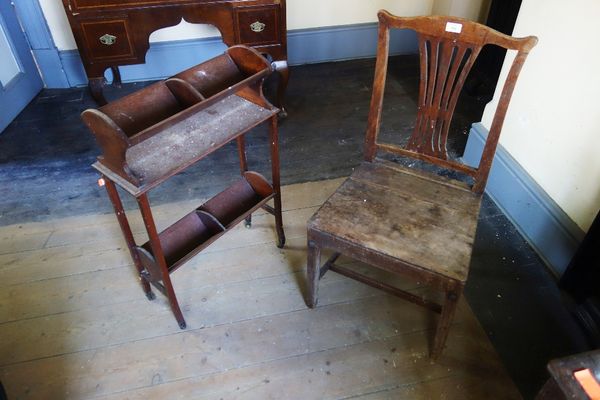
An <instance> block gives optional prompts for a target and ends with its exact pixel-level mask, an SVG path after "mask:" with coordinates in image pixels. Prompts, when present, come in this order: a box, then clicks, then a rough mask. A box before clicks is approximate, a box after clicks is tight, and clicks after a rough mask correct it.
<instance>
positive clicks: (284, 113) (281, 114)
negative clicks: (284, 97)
mask: <svg viewBox="0 0 600 400" xmlns="http://www.w3.org/2000/svg"><path fill="white" fill-rule="evenodd" d="M277 116H278V117H279V119H286V118H287V117H288V113H287V110H286V109H285V108H283V107H281V109H280V111H279V114H277Z"/></svg>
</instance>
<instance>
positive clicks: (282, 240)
mask: <svg viewBox="0 0 600 400" xmlns="http://www.w3.org/2000/svg"><path fill="white" fill-rule="evenodd" d="M283 246H285V238H284V237H283V238H280V239H277V247H279V248H280V249H283Z"/></svg>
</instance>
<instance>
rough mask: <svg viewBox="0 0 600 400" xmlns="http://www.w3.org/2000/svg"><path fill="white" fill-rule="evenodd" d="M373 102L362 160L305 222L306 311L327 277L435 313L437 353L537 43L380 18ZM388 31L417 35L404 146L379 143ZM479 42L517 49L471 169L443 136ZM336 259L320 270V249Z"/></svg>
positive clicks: (481, 30) (470, 27)
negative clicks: (422, 287) (416, 85)
mask: <svg viewBox="0 0 600 400" xmlns="http://www.w3.org/2000/svg"><path fill="white" fill-rule="evenodd" d="M378 16H379V40H378V51H377V64H376V70H375V81H374V85H373V97H372V100H371V108H370V113H369V121H368V128H367V134H366V142H365V162H364V163H363V164H362V165H360V166H359V167H358V168H356V169H355V171H354V173H353V174H352V176H351V177H350V178H349V179H348V180H346V182H344V183H343V184H342V186H340V188H338V190H337V191H336V192H335V193H334V194H333V195H332V196H331V197H330V198H329V199H328V200H327V201H326V202H325V204H324V205H323V206H322V207H321V208H320V209H319V210H318V211H317V213H316V214H315V215H313V217H312V218H311V219H310V220H309V222H308V281H309V296H308V301H307V303H308V305H309V306H310V307H315V306H316V304H317V301H318V284H319V280H320V278H321V277H322V276H323V275H324V274H325V273H326V272H327V270H332V271H335V272H338V273H340V274H342V275H345V276H347V277H350V278H353V279H356V280H359V281H361V282H363V283H366V284H368V285H371V286H374V287H377V288H379V289H382V290H384V291H387V292H389V293H392V294H395V295H398V296H400V297H402V298H405V299H407V300H409V301H412V302H414V303H416V304H419V305H421V306H424V307H426V308H428V309H431V310H433V311H436V312H439V313H440V314H441V315H440V319H439V321H438V327H437V331H436V334H435V339H434V342H433V347H432V350H431V355H432V357H433V358H437V357H438V356H439V355H440V354H441V353H442V350H443V348H444V344H445V341H446V338H447V336H448V332H449V329H450V324H451V322H452V319H453V316H454V313H455V311H456V306H457V303H458V299H459V298H460V296H461V294H462V291H463V287H464V285H465V282H466V280H467V276H468V272H469V264H470V261H471V252H472V246H473V243H474V239H475V233H476V227H477V218H478V216H479V210H480V207H481V193H482V192H483V190H484V188H485V184H486V182H487V177H488V174H489V170H490V167H491V163H492V159H493V156H494V153H495V150H496V145H497V143H498V137H499V135H500V130H501V128H502V123H503V121H504V117H505V115H506V111H507V108H508V103H509V100H510V97H511V94H512V91H513V89H514V87H515V83H516V80H517V77H518V75H519V72H520V70H521V67H522V66H523V62H524V61H525V58H526V57H527V54H528V52H529V51H530V50H531V49H532V48H533V47H534V46H535V44H536V42H537V39H536V38H535V37H527V38H523V39H516V38H512V37H510V36H506V35H504V34H501V33H499V32H496V31H494V30H492V29H490V28H488V27H486V26H484V25H480V24H477V23H474V22H471V21H467V20H464V19H459V18H452V17H437V16H436V17H415V18H401V17H396V16H393V15H392V14H390V13H388V12H387V11H380V12H379V14H378ZM391 29H412V30H415V31H416V32H417V35H418V40H419V48H420V59H421V63H420V65H421V80H420V93H419V103H418V115H417V120H416V123H415V128H414V131H413V134H412V136H411V137H410V139H409V141H408V143H407V146H406V148H402V147H399V146H396V145H393V144H389V143H380V142H378V134H379V129H380V125H381V114H382V105H383V97H384V90H385V82H386V75H387V67H388V56H389V38H390V30H391ZM487 44H491V45H497V46H501V47H504V48H507V49H511V50H517V51H518V53H517V56H516V58H515V61H514V62H513V65H512V68H511V70H510V72H509V75H508V79H507V81H506V83H505V85H504V88H503V91H502V95H501V97H500V101H499V104H498V107H497V110H496V114H495V117H494V120H493V124H492V127H491V129H490V134H489V136H488V138H487V141H486V144H485V148H484V152H483V156H482V159H481V162H480V165H479V167H477V168H471V167H468V166H465V165H463V164H460V163H459V162H457V161H454V160H449V159H448V155H447V152H446V143H447V137H448V128H449V126H450V123H451V121H452V115H453V113H454V109H455V106H456V102H457V100H458V96H459V94H460V92H461V89H462V87H463V84H464V82H465V79H466V77H467V74H468V73H469V70H470V69H471V67H472V66H473V63H474V61H475V59H476V58H477V55H478V54H479V51H480V50H481V48H482V47H483V46H485V45H487ZM378 151H384V152H390V153H393V154H397V155H401V156H405V157H409V158H414V159H418V160H422V161H427V162H430V163H433V164H436V165H438V166H440V167H443V168H446V169H452V170H455V171H457V172H459V173H463V174H467V175H469V176H471V177H472V178H473V180H474V184H472V185H471V184H467V183H463V182H460V181H457V180H453V179H448V178H444V177H442V176H439V175H437V174H432V173H429V172H425V171H420V170H418V169H414V168H406V167H402V166H401V165H399V164H396V163H390V162H385V161H383V160H379V159H376V155H377V152H378ZM323 248H327V249H331V250H333V251H334V257H333V258H332V259H330V260H329V261H328V262H327V263H326V264H325V265H324V266H323V267H321V262H320V254H321V249H323ZM339 254H344V255H347V256H350V257H352V258H355V259H357V260H359V261H362V262H365V263H367V264H370V265H373V266H374V267H377V268H380V269H383V270H386V271H389V272H392V273H397V274H401V275H404V276H407V277H409V278H412V279H415V280H416V281H418V282H422V283H425V284H427V285H429V286H432V287H433V288H435V289H438V290H440V291H442V292H443V293H444V298H443V304H442V305H438V304H436V303H434V302H432V301H431V300H429V299H425V298H421V297H419V296H417V295H415V294H412V293H406V292H403V291H401V290H400V289H397V288H395V287H392V286H390V285H388V284H386V283H383V282H378V281H375V280H374V279H373V278H371V277H369V276H366V275H362V274H360V273H358V272H356V271H353V270H351V269H349V268H347V267H342V266H339V265H336V264H335V259H336V258H337V257H338V256H339Z"/></svg>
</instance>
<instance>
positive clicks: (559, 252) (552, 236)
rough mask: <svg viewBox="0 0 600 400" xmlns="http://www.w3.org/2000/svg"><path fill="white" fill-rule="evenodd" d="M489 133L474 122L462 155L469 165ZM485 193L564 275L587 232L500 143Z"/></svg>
mask: <svg viewBox="0 0 600 400" xmlns="http://www.w3.org/2000/svg"><path fill="white" fill-rule="evenodd" d="M487 134H488V130H487V129H486V128H485V127H484V126H483V125H482V124H481V123H476V124H473V126H472V128H471V132H470V134H469V140H468V141H467V147H466V149H465V154H464V156H463V161H464V162H465V163H466V164H468V165H471V166H475V165H477V164H478V163H479V159H480V157H481V153H482V151H483V146H484V143H485V140H486V138H487ZM486 193H487V194H488V195H489V196H490V197H491V198H492V200H494V202H495V203H496V204H497V205H498V207H499V208H500V209H501V210H502V211H503V212H504V214H506V216H507V217H508V218H509V219H510V221H511V222H512V223H513V224H514V225H515V227H516V228H517V230H518V231H519V233H521V235H523V237H524V238H525V239H526V240H527V241H528V242H529V244H530V245H531V246H532V247H533V249H534V250H535V251H536V252H537V253H538V255H539V256H540V257H541V258H542V260H543V261H544V262H545V263H546V265H547V266H548V267H549V268H550V270H551V271H552V272H553V273H554V274H555V275H556V276H557V277H560V276H562V274H563V273H564V272H565V270H566V268H567V266H568V264H569V262H570V260H571V258H572V257H573V255H574V254H575V251H576V250H577V247H578V245H579V243H580V242H581V240H582V239H583V237H584V235H585V234H584V232H583V230H582V229H581V228H579V226H578V225H577V224H575V222H573V220H571V218H569V217H568V216H567V214H566V213H565V212H564V211H563V210H562V209H561V208H560V207H559V206H558V204H556V202H554V200H552V199H551V198H550V196H548V194H547V193H546V192H545V191H544V189H542V187H541V186H540V185H538V184H537V182H536V181H535V180H533V178H532V177H531V176H530V175H529V174H528V173H527V172H526V171H525V170H524V169H523V167H521V165H520V164H519V163H518V162H517V161H516V160H515V159H514V158H512V156H511V155H510V154H509V153H508V151H506V149H504V148H503V147H502V146H501V145H499V146H498V150H497V151H496V157H495V158H494V164H493V166H492V169H491V172H490V177H489V181H488V185H487V187H486Z"/></svg>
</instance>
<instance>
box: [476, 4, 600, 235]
mask: <svg viewBox="0 0 600 400" xmlns="http://www.w3.org/2000/svg"><path fill="white" fill-rule="evenodd" d="M592 16H600V1H598V0H572V1H568V2H565V1H562V0H524V1H523V4H522V6H521V12H520V14H519V18H518V20H517V24H516V27H515V30H514V35H515V36H527V35H530V34H534V35H536V36H538V37H539V39H540V41H539V44H538V45H537V47H535V48H534V49H533V51H532V52H531V54H530V56H529V58H528V59H527V62H526V63H525V67H524V69H523V71H522V73H521V77H520V78H519V82H518V83H517V88H516V90H515V93H514V95H513V99H512V102H511V105H510V109H509V112H508V115H507V118H506V123H505V126H504V129H503V132H502V136H501V138H500V143H501V144H502V145H503V146H504V148H505V149H506V150H508V152H510V154H511V155H512V156H513V157H514V158H515V159H516V161H517V162H519V164H521V166H523V167H524V168H525V170H526V171H527V172H528V173H529V174H530V175H531V176H532V177H533V179H535V180H536V181H537V182H538V183H539V184H540V185H541V186H542V188H543V189H544V190H545V191H546V192H547V193H548V194H549V195H550V197H552V199H553V200H554V201H555V202H556V203H557V204H558V205H559V206H560V207H561V208H562V209H563V210H564V211H565V212H566V213H567V215H569V217H571V218H572V219H573V220H574V221H575V222H576V223H577V224H578V225H579V226H580V227H581V228H582V229H584V230H587V229H588V228H589V226H590V224H591V222H592V220H593V218H594V216H595V215H596V213H597V212H598V208H599V207H600V141H599V140H598V137H599V136H600V107H599V105H598V96H599V94H600V73H599V71H600V51H598V39H599V38H600V24H598V23H593V21H592V19H591V17H592ZM509 61H512V57H511V58H507V62H506V63H505V68H504V70H503V75H502V76H501V78H500V79H501V81H502V82H503V80H504V78H505V77H506V74H507V65H508V62H509ZM499 87H500V85H499ZM498 92H499V90H497V93H496V99H495V100H493V101H492V103H490V104H489V105H488V106H487V108H486V111H485V114H484V117H483V123H484V125H485V126H486V127H488V128H489V127H490V125H491V118H492V115H493V111H494V110H495V108H496V104H497V97H498V95H499V93H498ZM507 190H510V189H509V188H507Z"/></svg>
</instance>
